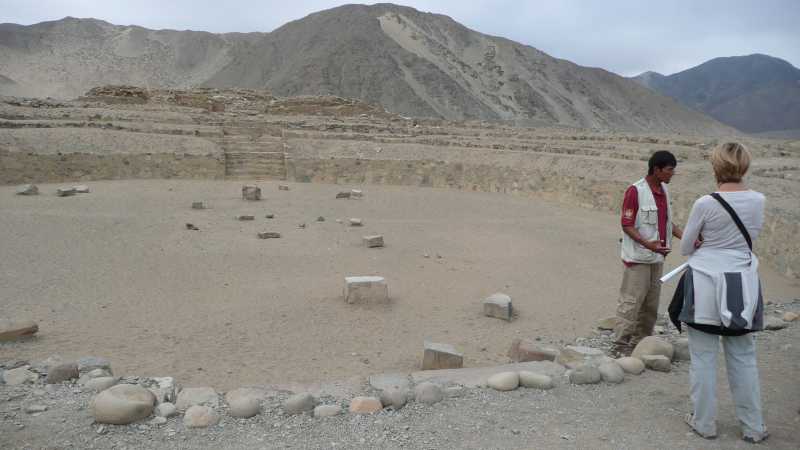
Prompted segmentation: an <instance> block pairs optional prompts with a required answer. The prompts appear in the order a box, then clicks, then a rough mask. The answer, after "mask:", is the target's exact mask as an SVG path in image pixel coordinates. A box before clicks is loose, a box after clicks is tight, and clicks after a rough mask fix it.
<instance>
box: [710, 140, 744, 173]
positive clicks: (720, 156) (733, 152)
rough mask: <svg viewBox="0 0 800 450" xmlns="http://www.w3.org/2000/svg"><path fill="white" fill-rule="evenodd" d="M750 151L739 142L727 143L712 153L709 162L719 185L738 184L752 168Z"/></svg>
mask: <svg viewBox="0 0 800 450" xmlns="http://www.w3.org/2000/svg"><path fill="white" fill-rule="evenodd" d="M750 159H751V156H750V151H749V150H747V149H746V148H745V146H744V145H742V144H740V143H738V142H727V143H725V144H722V145H720V146H718V147H717V148H715V149H714V150H713V151H712V152H711V156H710V157H709V160H710V161H711V167H713V168H714V177H715V178H716V179H717V183H738V182H740V181H742V177H744V174H746V173H747V169H749V168H750Z"/></svg>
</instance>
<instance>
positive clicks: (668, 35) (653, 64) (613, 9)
mask: <svg viewBox="0 0 800 450" xmlns="http://www.w3.org/2000/svg"><path fill="white" fill-rule="evenodd" d="M346 3H358V2H342V1H332V0H307V1H306V0H302V1H285V0H283V1H275V0H136V1H121V0H0V22H12V23H19V24H24V25H30V24H33V23H37V22H42V21H45V20H55V19H60V18H63V17H65V16H73V17H94V18H97V19H102V20H106V21H108V22H111V23H114V24H118V25H141V26H143V27H146V28H153V29H161V28H169V29H177V30H184V29H191V30H203V31H211V32H229V31H244V32H246V31H272V30H273V29H275V28H277V27H279V26H280V25H282V24H284V23H286V22H288V21H291V20H295V19H300V18H302V17H304V16H306V15H308V14H310V13H312V12H315V11H319V10H323V9H328V8H332V7H335V6H339V5H342V4H346ZM398 3H401V4H404V5H406V6H411V7H414V8H417V9H419V10H422V11H429V12H435V13H440V14H445V15H448V16H450V17H452V18H453V19H455V20H456V21H458V22H461V23H462V24H464V25H466V26H467V27H469V28H472V29H474V30H477V31H480V32H482V33H486V34H492V35H497V36H503V37H506V38H509V39H513V40H515V41H518V42H521V43H524V44H528V45H531V46H533V47H536V48H538V49H539V50H542V51H544V52H546V53H548V54H550V55H552V56H555V57H558V58H564V59H568V60H570V61H573V62H575V63H578V64H581V65H584V66H592V67H602V68H604V69H607V70H610V71H613V72H616V73H618V74H621V75H626V76H630V75H636V74H638V73H640V72H643V71H645V70H654V71H657V72H661V73H663V74H665V75H669V74H672V73H675V72H679V71H681V70H684V69H688V68H690V67H693V66H696V65H698V64H700V63H702V62H704V61H707V60H709V59H711V58H714V57H717V56H734V55H747V54H751V53H765V54H768V55H771V56H776V57H779V58H782V59H785V60H787V61H789V62H790V63H792V64H793V65H794V66H795V67H800V0H666V1H665V0H656V1H652V0H651V1H647V0H638V1H637V0H549V1H540V0H529V1H525V0H516V1H509V0H497V1H488V0H439V1H435V0H418V1H417V0H406V1H402V2H398Z"/></svg>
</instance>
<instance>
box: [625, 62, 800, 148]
mask: <svg viewBox="0 0 800 450" xmlns="http://www.w3.org/2000/svg"><path fill="white" fill-rule="evenodd" d="M633 80H635V81H637V82H639V83H640V84H642V85H644V86H647V87H648V88H650V89H653V90H654V91H656V92H659V93H661V94H664V95H667V96H670V97H672V98H674V99H676V100H678V101H679V102H681V103H683V104H684V105H686V106H689V107H690V108H694V109H696V110H698V111H702V112H704V113H706V114H708V115H710V116H711V117H713V118H715V119H717V120H719V121H720V122H722V123H725V124H728V125H731V126H733V127H735V128H738V129H740V130H742V131H746V132H749V133H757V132H765V131H780V130H792V129H798V130H800V69H798V68H796V67H794V66H792V65H791V64H790V63H788V62H787V61H784V60H782V59H779V58H774V57H772V56H767V55H760V54H754V55H748V56H733V57H727V58H715V59H712V60H710V61H707V62H705V63H703V64H700V65H699V66H697V67H693V68H691V69H687V70H684V71H683V72H678V73H676V74H673V75H669V76H663V75H660V74H657V73H655V72H645V73H643V74H641V75H638V76H636V77H633Z"/></svg>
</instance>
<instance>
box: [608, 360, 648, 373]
mask: <svg viewBox="0 0 800 450" xmlns="http://www.w3.org/2000/svg"><path fill="white" fill-rule="evenodd" d="M615 361H616V362H617V364H618V365H619V366H620V367H622V370H624V371H625V373H630V374H632V375H639V374H640V373H642V372H644V363H643V362H642V360H641V359H639V358H634V357H632V356H625V357H622V358H619V359H617V360H615Z"/></svg>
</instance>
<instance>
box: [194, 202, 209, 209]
mask: <svg viewBox="0 0 800 450" xmlns="http://www.w3.org/2000/svg"><path fill="white" fill-rule="evenodd" d="M192 209H206V204H205V203H203V202H192Z"/></svg>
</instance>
